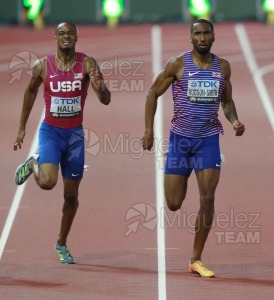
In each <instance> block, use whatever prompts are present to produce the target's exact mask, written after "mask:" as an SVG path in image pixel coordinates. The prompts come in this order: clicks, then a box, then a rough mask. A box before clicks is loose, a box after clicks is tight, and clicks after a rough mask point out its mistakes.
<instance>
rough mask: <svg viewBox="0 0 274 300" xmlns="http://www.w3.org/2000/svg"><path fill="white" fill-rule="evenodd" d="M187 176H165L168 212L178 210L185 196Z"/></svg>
mask: <svg viewBox="0 0 274 300" xmlns="http://www.w3.org/2000/svg"><path fill="white" fill-rule="evenodd" d="M187 181H188V176H183V175H174V174H165V178H164V186H165V197H166V202H167V206H168V208H169V209H170V210H172V211H176V210H178V209H180V207H181V206H182V203H183V201H184V199H185V196H186V191H187Z"/></svg>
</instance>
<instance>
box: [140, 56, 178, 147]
mask: <svg viewBox="0 0 274 300" xmlns="http://www.w3.org/2000/svg"><path fill="white" fill-rule="evenodd" d="M183 67H184V60H183V56H177V57H172V58H170V59H169V61H168V62H167V64H166V65H165V67H164V69H163V71H161V72H160V74H159V75H158V76H157V78H156V79H155V81H154V83H153V84H152V86H151V88H150V89H149V92H148V95H147V99H146V106H145V133H144V135H143V137H142V146H143V148H144V149H145V150H151V148H152V147H153V134H154V133H153V123H154V115H155V112H156V109H157V100H158V97H160V96H161V95H162V94H163V93H164V92H165V91H166V90H167V89H168V88H169V87H170V85H171V84H172V83H176V82H177V81H178V79H179V76H180V74H182V70H183Z"/></svg>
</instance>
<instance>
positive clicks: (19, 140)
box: [13, 129, 26, 151]
mask: <svg viewBox="0 0 274 300" xmlns="http://www.w3.org/2000/svg"><path fill="white" fill-rule="evenodd" d="M25 135H26V132H25V130H23V129H21V130H19V132H18V135H17V138H16V141H15V143H14V145H13V150H14V151H16V150H17V148H19V149H21V148H22V146H21V144H23V140H24V137H25Z"/></svg>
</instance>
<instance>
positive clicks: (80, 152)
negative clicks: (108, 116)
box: [38, 121, 85, 180]
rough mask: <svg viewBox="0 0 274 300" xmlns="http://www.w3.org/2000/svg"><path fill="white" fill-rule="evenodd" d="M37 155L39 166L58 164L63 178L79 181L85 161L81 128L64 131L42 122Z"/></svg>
mask: <svg viewBox="0 0 274 300" xmlns="http://www.w3.org/2000/svg"><path fill="white" fill-rule="evenodd" d="M38 154H39V158H38V164H39V165H41V164H44V163H52V164H55V165H59V164H60V166H61V172H62V175H63V177H64V178H67V179H73V180H79V179H81V178H82V177H83V171H84V161H85V143H84V131H83V127H82V126H79V127H75V128H69V129H64V128H58V127H54V126H50V125H48V124H47V123H46V122H45V121H43V122H42V124H41V126H40V130H39V145H38Z"/></svg>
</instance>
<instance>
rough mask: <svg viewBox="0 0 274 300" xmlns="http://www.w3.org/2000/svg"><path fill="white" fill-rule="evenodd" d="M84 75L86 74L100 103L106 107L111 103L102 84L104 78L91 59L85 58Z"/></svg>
mask: <svg viewBox="0 0 274 300" xmlns="http://www.w3.org/2000/svg"><path fill="white" fill-rule="evenodd" d="M85 67H86V73H87V74H88V76H89V78H90V82H91V86H92V88H93V90H94V92H95V93H96V95H97V97H98V99H99V100H100V102H101V103H103V104H105V105H108V104H109V103H110V101H111V94H110V91H109V90H108V88H107V87H106V85H105V83H104V77H103V74H102V72H101V71H100V68H99V65H98V63H97V62H96V60H95V59H94V58H92V57H86V58H85Z"/></svg>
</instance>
